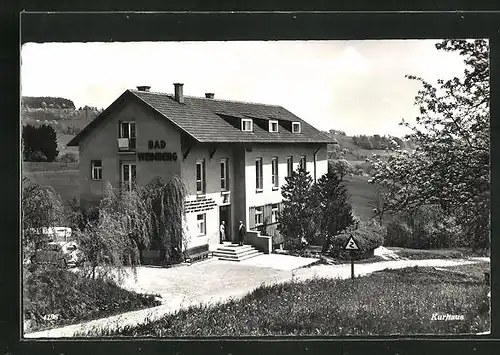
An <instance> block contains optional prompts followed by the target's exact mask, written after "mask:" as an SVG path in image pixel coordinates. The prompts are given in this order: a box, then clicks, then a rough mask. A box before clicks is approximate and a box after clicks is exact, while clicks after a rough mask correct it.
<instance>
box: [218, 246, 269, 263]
mask: <svg viewBox="0 0 500 355" xmlns="http://www.w3.org/2000/svg"><path fill="white" fill-rule="evenodd" d="M262 254H264V253H262V252H260V251H258V250H257V249H255V248H254V247H253V246H251V245H243V246H239V245H238V244H232V243H224V245H221V246H219V247H218V248H217V250H216V251H214V253H213V255H214V256H215V257H217V258H218V259H219V260H229V261H243V260H246V259H250V258H253V257H256V256H259V255H262Z"/></svg>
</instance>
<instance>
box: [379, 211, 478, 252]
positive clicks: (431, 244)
mask: <svg viewBox="0 0 500 355" xmlns="http://www.w3.org/2000/svg"><path fill="white" fill-rule="evenodd" d="M386 244H387V245H389V246H397V247H405V248H415V249H433V248H449V247H467V246H470V239H469V238H467V236H466V235H465V233H464V231H463V230H462V228H461V227H460V224H459V223H458V221H457V219H456V218H455V217H454V216H452V215H451V214H449V213H445V212H444V211H443V210H442V209H441V208H440V207H439V206H436V205H427V206H421V207H418V208H415V209H413V210H411V211H404V212H400V213H398V214H396V215H395V216H394V217H393V218H392V219H391V221H389V223H388V225H387V235H386Z"/></svg>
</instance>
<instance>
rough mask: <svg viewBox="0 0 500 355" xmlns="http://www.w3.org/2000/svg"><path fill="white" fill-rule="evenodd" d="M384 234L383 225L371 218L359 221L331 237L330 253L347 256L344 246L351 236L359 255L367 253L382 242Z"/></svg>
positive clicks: (341, 257)
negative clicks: (358, 249)
mask: <svg viewBox="0 0 500 355" xmlns="http://www.w3.org/2000/svg"><path fill="white" fill-rule="evenodd" d="M385 234H386V229H385V227H384V226H382V225H381V224H379V223H378V222H377V221H375V220H373V219H371V220H368V221H363V222H360V223H359V224H358V225H357V226H354V227H350V228H347V229H346V230H345V231H343V232H342V233H340V234H338V235H336V236H334V237H333V238H332V244H331V247H330V255H331V256H333V257H336V258H340V259H344V258H348V257H349V252H348V251H345V250H344V247H345V245H346V244H347V241H348V240H349V238H350V237H351V236H352V237H353V238H354V240H355V241H356V244H357V245H358V247H359V248H360V251H359V253H360V255H361V256H362V257H363V256H365V255H369V254H370V253H371V252H372V251H373V250H374V249H375V248H378V247H379V246H381V245H383V244H384V236H385Z"/></svg>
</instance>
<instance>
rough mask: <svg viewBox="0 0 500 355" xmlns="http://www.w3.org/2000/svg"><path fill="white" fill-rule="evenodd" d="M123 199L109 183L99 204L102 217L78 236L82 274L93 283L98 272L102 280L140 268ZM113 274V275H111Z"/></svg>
mask: <svg viewBox="0 0 500 355" xmlns="http://www.w3.org/2000/svg"><path fill="white" fill-rule="evenodd" d="M120 197H121V196H120V195H119V194H118V193H117V191H116V190H115V189H113V187H112V186H111V184H110V183H109V182H106V183H105V185H104V196H103V198H102V200H101V202H100V204H99V217H98V218H97V220H89V221H88V222H87V223H86V225H85V228H84V229H83V230H82V231H77V232H76V235H77V238H78V240H79V244H80V248H81V249H82V251H83V252H84V254H85V258H86V263H85V264H84V268H83V272H84V274H86V275H87V276H91V277H92V278H94V279H95V278H96V271H97V269H99V276H100V277H106V276H108V275H109V276H113V277H115V276H118V278H120V277H121V276H122V275H123V274H124V273H123V271H124V266H127V265H130V266H135V265H136V264H138V259H139V256H138V251H137V250H136V248H135V245H134V244H133V242H132V240H131V239H130V238H129V235H128V229H127V220H126V215H125V214H124V213H123V208H121V206H120V205H121V198H120ZM112 270H113V271H114V273H113V274H111V273H110V272H111V271H112ZM134 270H135V269H134Z"/></svg>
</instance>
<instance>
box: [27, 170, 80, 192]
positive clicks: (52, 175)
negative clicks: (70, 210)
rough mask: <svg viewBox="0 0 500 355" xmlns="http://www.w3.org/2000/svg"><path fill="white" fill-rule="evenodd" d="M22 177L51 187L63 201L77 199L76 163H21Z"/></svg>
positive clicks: (77, 179)
mask: <svg viewBox="0 0 500 355" xmlns="http://www.w3.org/2000/svg"><path fill="white" fill-rule="evenodd" d="M22 175H23V177H28V178H29V179H31V180H32V181H34V182H36V183H38V184H40V185H45V186H52V187H53V188H54V190H56V191H57V193H58V194H59V195H61V198H62V199H63V200H64V201H70V200H72V199H73V198H76V199H77V200H78V199H79V196H80V192H79V189H80V181H79V176H78V175H79V170H78V163H59V162H53V163H32V162H23V166H22Z"/></svg>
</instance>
